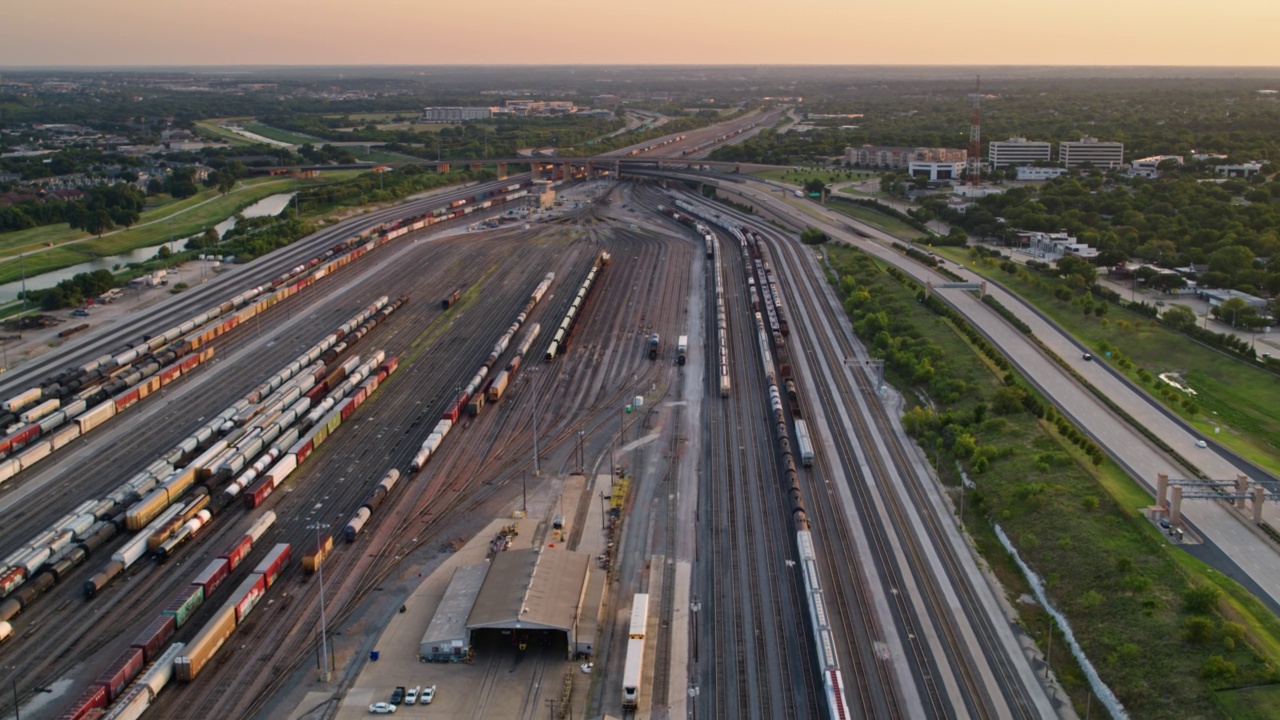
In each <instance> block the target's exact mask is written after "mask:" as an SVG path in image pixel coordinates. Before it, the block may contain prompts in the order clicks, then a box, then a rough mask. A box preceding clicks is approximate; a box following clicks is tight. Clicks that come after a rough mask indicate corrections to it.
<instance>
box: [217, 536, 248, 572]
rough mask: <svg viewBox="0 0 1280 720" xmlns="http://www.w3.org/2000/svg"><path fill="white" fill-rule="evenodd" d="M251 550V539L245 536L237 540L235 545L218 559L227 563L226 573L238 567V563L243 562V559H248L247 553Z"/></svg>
mask: <svg viewBox="0 0 1280 720" xmlns="http://www.w3.org/2000/svg"><path fill="white" fill-rule="evenodd" d="M252 549H253V538H251V537H249V536H248V535H245V536H244V537H242V538H240V539H239V540H237V541H236V544H235V545H232V546H231V547H230V548H228V549H227V551H226V552H224V553H222V554H221V555H219V556H218V557H220V558H223V559H225V560H226V561H227V572H230V571H232V570H235V569H236V568H238V567H240V563H242V562H244V559H245V558H247V557H249V551H250V550H252Z"/></svg>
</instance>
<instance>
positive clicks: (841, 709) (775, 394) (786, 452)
mask: <svg viewBox="0 0 1280 720" xmlns="http://www.w3.org/2000/svg"><path fill="white" fill-rule="evenodd" d="M676 205H677V207H680V208H681V209H683V210H686V211H688V212H691V213H693V214H694V215H695V216H697V217H700V218H702V219H705V220H707V221H708V222H711V223H712V224H715V225H717V226H719V227H721V228H723V229H724V230H726V231H727V232H729V233H730V234H732V235H734V236H735V237H736V238H738V240H739V243H740V245H741V247H742V250H743V262H744V263H745V264H746V266H747V267H749V268H754V269H755V270H756V274H755V275H752V276H750V277H749V283H748V288H749V290H750V291H751V292H752V294H753V295H752V296H753V297H754V298H758V297H759V296H757V295H755V294H754V293H755V288H756V287H759V288H760V296H764V297H766V298H768V297H769V296H773V299H774V300H775V301H776V300H777V298H778V297H779V296H780V293H779V292H778V288H777V284H776V280H775V278H773V276H772V272H771V271H767V267H766V266H765V264H764V263H763V262H759V264H757V261H761V260H762V259H764V253H765V251H766V248H765V246H764V244H763V243H762V242H761V240H760V236H759V235H758V234H757V233H755V231H753V230H752V229H751V228H750V227H747V226H743V225H740V224H739V223H737V222H735V221H734V220H732V219H730V218H726V217H722V216H721V215H720V214H719V213H715V212H712V211H709V210H701V209H699V208H696V207H694V206H693V205H691V204H689V203H686V202H684V201H683V200H676ZM755 302H756V303H757V307H756V308H754V309H753V314H754V319H755V325H756V339H757V344H758V349H759V352H760V357H761V360H762V362H763V365H764V368H765V386H766V390H767V392H768V394H769V409H770V417H771V420H772V422H773V428H774V439H775V443H776V450H777V453H778V459H779V464H780V465H781V467H782V487H783V490H784V491H785V492H786V493H787V498H788V501H789V505H790V507H791V518H792V523H793V527H794V528H795V536H794V537H795V542H796V549H797V553H798V555H799V557H800V562H801V567H802V568H803V569H804V585H805V594H806V598H807V600H808V603H809V619H810V623H811V627H810V629H811V632H812V633H813V639H814V647H815V652H817V654H818V658H817V659H818V663H819V666H820V667H821V669H822V680H823V690H824V693H825V695H826V700H827V706H828V707H829V708H830V711H831V716H832V717H834V718H846V717H848V711H847V708H848V705H847V703H846V701H845V696H844V680H843V676H842V674H841V671H840V664H839V659H838V658H837V657H836V655H835V653H834V651H833V650H832V648H833V647H834V646H833V645H832V635H831V627H830V625H829V621H828V614H827V607H826V604H825V600H824V597H823V593H822V588H821V585H820V583H819V581H818V576H817V572H816V567H817V561H816V552H815V550H814V547H813V539H812V536H811V535H810V533H809V520H808V514H807V512H806V511H805V507H804V500H803V498H802V494H801V489H800V475H799V472H798V470H797V468H796V460H795V452H793V449H792V448H793V445H792V442H791V438H790V435H789V433H788V431H787V421H786V408H785V406H784V405H783V401H782V392H781V391H780V390H779V380H780V379H781V380H782V381H783V382H784V383H786V385H784V387H787V388H788V398H789V399H790V400H791V404H792V409H793V410H794V411H795V412H794V414H793V418H794V419H795V420H796V422H797V434H800V433H801V432H803V438H804V439H805V441H807V442H808V443H809V444H810V448H809V451H808V453H806V452H805V448H804V444H803V443H797V444H796V445H795V446H794V447H796V449H797V450H798V451H799V452H800V453H801V457H802V460H803V462H804V463H805V464H806V465H808V464H811V463H812V460H811V457H812V447H811V446H812V440H811V438H810V437H809V434H808V427H807V426H806V425H805V424H804V423H803V422H802V421H800V420H799V412H798V410H799V408H798V403H797V402H796V400H795V398H794V384H793V383H792V380H791V370H790V363H789V362H788V361H787V360H788V353H789V350H788V348H787V343H786V341H785V339H784V336H783V333H782V332H781V330H782V328H781V324H780V323H779V325H778V326H775V327H769V326H768V325H766V321H765V315H764V314H762V312H761V310H760V309H759V307H758V303H759V299H756V301H755ZM767 303H768V301H767V300H766V310H767ZM775 310H776V305H775ZM775 358H776V359H775Z"/></svg>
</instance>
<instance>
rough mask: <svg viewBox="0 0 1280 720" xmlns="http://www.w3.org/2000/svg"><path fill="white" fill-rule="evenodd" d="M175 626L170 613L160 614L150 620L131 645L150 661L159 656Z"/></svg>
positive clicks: (176, 626) (175, 623)
mask: <svg viewBox="0 0 1280 720" xmlns="http://www.w3.org/2000/svg"><path fill="white" fill-rule="evenodd" d="M177 628H178V623H177V620H175V619H174V617H173V616H172V615H161V616H160V617H158V618H156V619H155V620H152V621H151V624H150V625H148V626H147V627H146V629H145V630H143V631H142V632H141V633H140V634H139V635H138V637H137V638H135V639H134V641H133V644H132V645H131V647H135V648H138V649H139V650H141V651H142V653H143V655H144V656H145V657H146V660H147V662H151V661H152V660H155V659H156V658H157V657H160V653H161V652H163V651H164V646H165V643H167V642H169V639H170V638H172V637H173V631H174V630H176V629H177Z"/></svg>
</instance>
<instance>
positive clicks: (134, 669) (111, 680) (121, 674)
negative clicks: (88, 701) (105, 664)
mask: <svg viewBox="0 0 1280 720" xmlns="http://www.w3.org/2000/svg"><path fill="white" fill-rule="evenodd" d="M143 662H144V660H143V654H142V649H141V648H136V647H131V648H129V649H128V650H126V651H125V652H124V654H123V655H121V656H120V657H118V658H116V661H115V662H113V663H111V667H109V668H107V671H106V672H104V673H102V674H101V675H99V676H98V679H97V680H95V681H94V683H93V684H94V685H101V686H102V687H104V688H106V689H107V700H108V701H111V702H114V701H115V699H116V698H118V697H120V694H121V693H123V692H124V689H125V688H126V687H128V686H129V683H131V682H133V679H134V678H136V677H138V673H139V672H141V671H142V665H143Z"/></svg>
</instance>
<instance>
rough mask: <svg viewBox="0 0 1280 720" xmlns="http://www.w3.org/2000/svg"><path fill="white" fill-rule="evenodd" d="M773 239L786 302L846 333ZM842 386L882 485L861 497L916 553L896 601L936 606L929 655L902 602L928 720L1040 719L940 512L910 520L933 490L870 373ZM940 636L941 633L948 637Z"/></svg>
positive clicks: (845, 350) (868, 462)
mask: <svg viewBox="0 0 1280 720" xmlns="http://www.w3.org/2000/svg"><path fill="white" fill-rule="evenodd" d="M757 227H758V225H757ZM769 235H770V236H771V240H772V243H771V245H772V246H773V247H774V249H775V252H781V253H783V255H784V257H785V258H786V264H787V265H788V266H789V267H790V270H791V272H790V273H788V274H789V275H790V277H792V278H797V279H798V282H796V284H797V285H800V286H802V287H803V289H802V290H796V289H795V288H791V287H788V286H785V285H784V292H786V293H787V295H788V299H789V303H790V304H791V306H792V307H795V306H796V304H797V301H799V302H801V303H803V304H804V305H805V306H806V307H807V308H808V310H809V313H810V316H811V317H821V318H823V323H825V324H826V325H827V326H828V327H831V326H832V325H835V326H840V327H843V326H845V325H846V323H845V322H842V320H843V319H842V318H839V317H835V316H834V314H833V312H832V311H831V307H832V304H831V303H829V302H822V301H821V300H822V295H821V293H819V292H817V291H816V290H815V289H814V287H813V285H814V284H813V282H812V279H811V277H812V275H813V274H814V273H813V270H814V269H815V268H814V267H813V264H812V263H811V262H810V263H804V262H802V261H801V253H802V252H803V251H802V250H800V249H798V248H796V247H795V245H794V243H793V241H792V240H790V239H789V238H785V237H782V236H780V235H778V234H777V233H774V232H772V231H771V232H770V233H769ZM836 306H838V304H836ZM814 334H815V335H816V339H817V340H818V342H819V348H818V350H819V352H820V354H821V355H823V356H825V357H827V358H837V357H857V356H858V353H860V349H859V348H856V347H855V346H854V345H853V344H852V342H851V340H850V338H849V335H848V334H844V333H832V332H829V331H828V332H826V333H822V332H816V333H814ZM834 376H835V377H836V378H837V389H838V395H839V397H832V396H831V395H830V394H827V396H826V400H827V401H828V402H844V403H847V402H848V401H849V400H854V401H855V402H854V405H856V406H857V408H858V409H859V410H860V412H853V413H851V414H850V417H851V418H852V420H853V421H854V423H855V426H856V435H857V436H858V437H862V438H866V441H864V443H863V447H864V448H866V450H865V451H864V453H863V454H861V455H856V456H857V457H858V461H859V463H860V464H863V465H865V467H866V470H865V471H864V472H865V475H869V476H870V478H875V482H874V483H873V485H874V486H875V487H876V488H878V489H880V492H879V493H878V494H868V493H861V492H860V494H861V495H862V497H863V498H864V499H865V500H868V501H871V502H874V503H877V504H879V505H881V506H882V507H884V508H885V509H886V510H887V511H888V512H889V513H890V515H891V518H892V520H893V525H894V526H895V527H896V528H898V530H897V531H896V532H897V534H898V536H899V538H900V539H901V540H902V541H903V545H904V546H905V548H906V552H907V553H908V557H907V562H908V563H909V567H911V568H912V569H913V572H912V573H910V574H909V575H903V574H902V573H900V572H891V574H890V577H889V582H890V583H892V584H891V587H892V588H895V589H897V590H899V592H895V593H894V595H895V597H897V598H901V597H902V595H903V593H902V592H900V590H902V589H904V588H905V587H906V581H910V582H912V583H914V584H915V585H916V587H918V588H920V589H921V590H922V591H923V592H924V593H925V594H926V595H927V597H928V600H929V604H930V608H931V610H930V612H931V614H932V616H933V618H934V622H935V623H936V624H935V625H934V627H935V628H936V631H935V634H934V635H933V637H934V638H937V639H940V640H941V641H942V642H940V643H934V644H936V645H941V646H942V647H941V648H937V647H925V646H924V645H923V639H922V636H923V635H925V634H926V633H927V632H928V628H927V627H921V626H920V624H921V623H923V618H921V617H919V615H918V614H914V615H915V617H916V619H915V620H914V621H912V620H910V618H912V617H913V613H911V612H909V608H908V607H907V606H905V605H904V604H903V603H902V602H901V601H899V602H898V617H899V623H900V624H902V625H903V627H902V628H901V629H902V630H903V631H904V635H905V637H906V638H907V643H908V648H909V650H908V651H909V653H910V654H911V655H912V656H914V657H915V658H916V660H917V663H918V664H917V668H918V672H917V679H918V682H919V683H920V688H921V690H922V698H923V702H924V703H925V710H926V712H928V713H930V714H936V713H939V712H941V713H942V714H952V713H959V712H963V713H965V714H969V715H971V716H974V717H992V718H994V717H1036V716H1038V711H1037V710H1036V708H1035V705H1034V703H1032V701H1031V700H1030V699H1029V697H1028V696H1027V694H1026V691H1025V688H1024V687H1023V684H1022V681H1021V678H1020V677H1019V676H1018V674H1017V672H1016V670H1015V669H1014V667H1013V664H1012V662H1011V660H1010V658H1009V657H1008V656H1007V655H1006V654H1005V652H1004V649H1003V647H1002V645H1001V644H1000V642H999V640H998V638H997V637H996V633H995V630H994V627H993V625H992V620H991V617H990V615H989V614H988V612H987V609H986V608H985V607H984V605H983V604H982V603H981V601H980V599H979V597H978V596H977V594H976V592H975V591H974V588H973V587H972V585H970V583H969V581H968V577H967V575H966V573H965V568H964V567H963V564H962V562H961V559H960V558H959V557H958V555H957V551H956V549H955V548H954V546H952V545H951V543H949V542H947V541H946V539H945V532H946V529H945V528H944V527H943V526H942V521H941V520H940V518H939V517H938V516H937V515H936V514H935V513H932V512H920V513H913V512H910V511H909V510H908V507H909V506H908V503H910V504H912V505H914V506H915V507H921V508H924V507H929V506H930V504H931V503H930V500H929V497H928V492H927V488H926V483H927V482H929V481H928V480H926V479H924V478H921V477H920V476H919V475H918V474H917V473H916V472H915V466H914V464H913V463H912V459H911V457H909V455H908V452H909V451H908V450H907V449H906V447H905V442H906V441H905V439H904V438H903V437H902V436H901V435H900V434H899V433H896V432H893V431H890V432H888V433H884V434H882V433H880V432H879V431H877V430H874V429H873V428H893V427H894V422H893V419H892V418H890V417H889V416H888V413H887V411H886V410H885V408H884V406H883V404H882V403H880V402H878V400H876V399H875V396H876V393H877V389H876V388H875V387H873V384H872V383H871V382H870V380H869V378H868V377H867V374H866V373H865V372H860V371H850V370H849V369H848V368H847V367H845V368H843V372H837V373H835V374H834ZM819 385H821V384H819ZM834 435H835V436H836V438H835V440H836V443H837V444H846V443H844V442H843V440H844V439H843V438H841V437H839V436H840V435H842V433H834ZM878 436H879V437H881V438H882V439H881V440H879V441H877V440H875V438H877V437H878ZM849 449H852V448H847V447H846V448H845V449H844V451H843V452H841V453H840V454H841V455H842V456H844V457H852V456H851V455H845V453H846V452H847V451H848V450H849ZM865 475H864V477H863V481H862V482H858V483H854V484H853V485H854V486H855V487H857V488H858V489H859V490H865V489H867V487H868V486H870V485H872V483H868V482H867V480H868V479H869V478H867V477H865ZM859 504H861V503H859ZM867 507H871V505H867ZM922 524H923V526H924V528H925V537H926V538H928V540H929V545H924V544H923V539H920V540H917V539H916V538H915V537H914V533H912V532H911V531H910V528H912V527H916V526H919V525H922ZM880 534H881V533H876V535H880ZM934 554H936V556H937V557H938V558H939V559H940V561H941V563H942V566H943V569H944V571H945V577H944V578H942V579H939V578H935V577H933V575H932V573H930V572H928V568H929V567H930V565H931V559H932V556H933V555H934ZM879 556H880V558H881V564H882V572H883V571H884V570H885V569H887V568H889V567H891V566H889V565H886V564H885V560H887V559H888V557H887V555H886V552H885V550H880V551H879ZM944 583H945V584H944ZM957 600H958V601H959V603H960V605H961V607H962V608H963V613H964V617H965V618H967V621H966V622H963V623H961V622H956V618H955V617H954V615H953V611H951V610H950V608H952V607H954V606H955V605H956V602H957ZM907 623H913V624H910V625H908V624H907ZM936 633H940V634H941V637H939V636H938V635H937V634H936ZM975 652H977V653H981V657H979V656H977V655H975V654H974V653H975ZM939 653H941V655H940V654H939ZM931 656H932V657H931ZM948 667H949V668H951V669H954V670H955V671H956V678H955V681H954V682H955V683H958V684H959V685H958V686H956V685H952V684H948V682H947V680H948V678H947V677H946V675H945V673H946V671H947V668H948ZM993 684H994V685H995V687H997V688H998V691H997V692H996V693H993V692H992V691H991V687H992V685H993ZM930 708H932V709H930ZM961 708H963V710H961Z"/></svg>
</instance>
